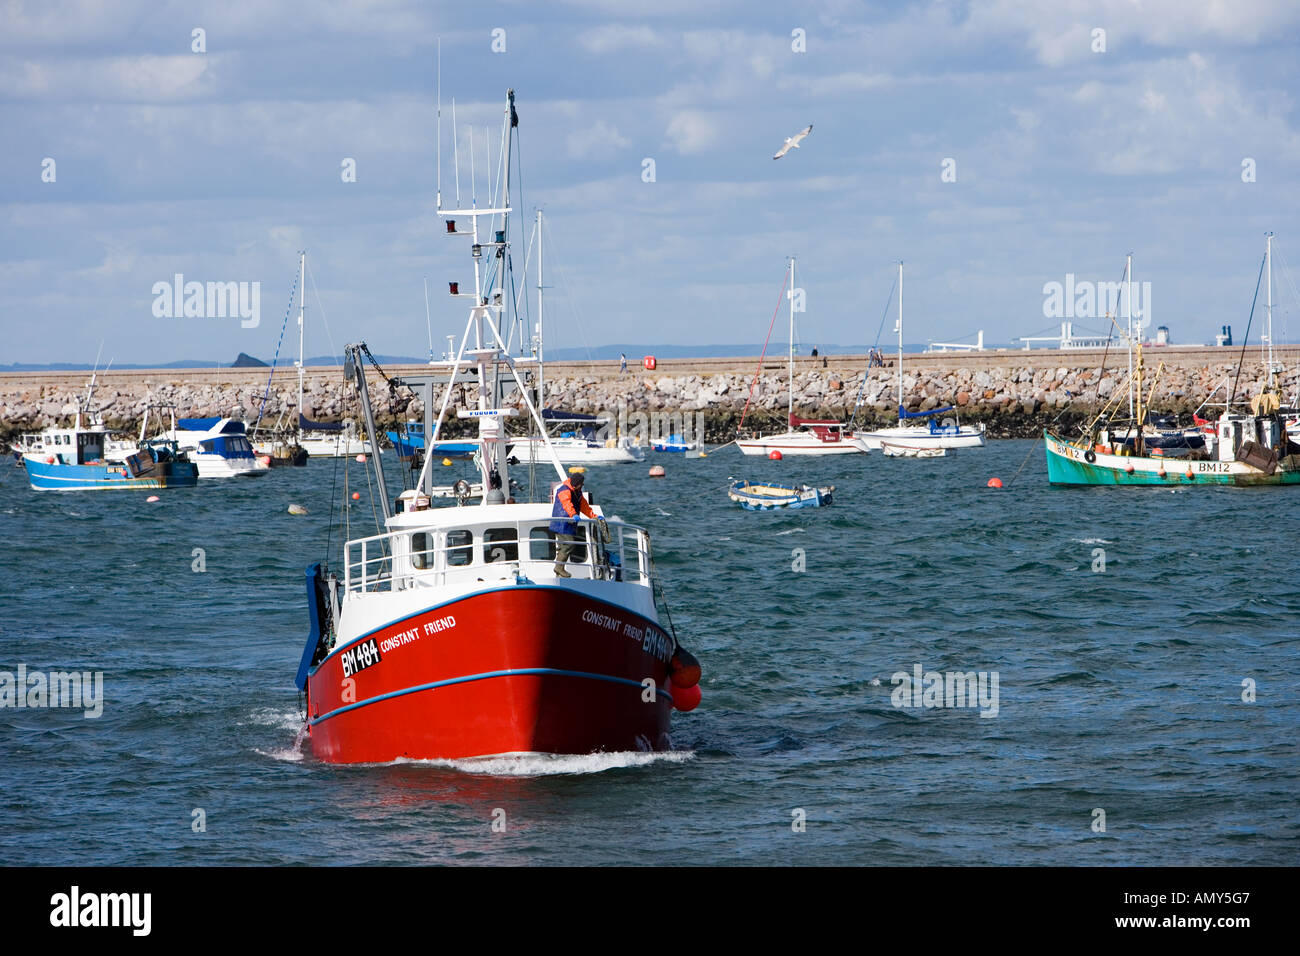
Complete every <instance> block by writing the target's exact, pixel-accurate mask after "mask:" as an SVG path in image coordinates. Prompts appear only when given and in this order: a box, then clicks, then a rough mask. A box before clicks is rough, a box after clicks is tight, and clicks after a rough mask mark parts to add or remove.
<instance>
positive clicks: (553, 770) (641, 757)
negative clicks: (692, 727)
mask: <svg viewBox="0 0 1300 956" xmlns="http://www.w3.org/2000/svg"><path fill="white" fill-rule="evenodd" d="M694 758H695V751H693V750H667V751H657V752H653V753H642V752H640V751H631V750H628V751H616V752H613V753H595V754H542V753H514V754H497V755H495V756H492V757H466V758H464V759H461V760H411V759H408V758H405V757H399V758H398V759H397V760H394V761H393V763H409V764H418V765H421V766H427V767H441V768H446V769H448V770H459V771H461V772H463V773H479V774H487V775H490V776H494V777H545V776H551V775H555V774H585V773H604V772H605V771H607V770H618V769H621V768H623V767H645V766H649V765H650V764H654V763H677V764H680V763H685V762H686V761H688V760H693V759H694Z"/></svg>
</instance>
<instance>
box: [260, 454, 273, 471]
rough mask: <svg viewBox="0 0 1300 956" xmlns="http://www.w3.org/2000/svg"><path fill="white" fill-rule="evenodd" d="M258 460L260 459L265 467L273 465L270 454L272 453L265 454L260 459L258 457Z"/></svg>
mask: <svg viewBox="0 0 1300 956" xmlns="http://www.w3.org/2000/svg"><path fill="white" fill-rule="evenodd" d="M257 460H258V461H260V462H261V463H262V466H263V467H264V468H270V467H271V456H270V455H263V456H262V457H261V458H259V459H257Z"/></svg>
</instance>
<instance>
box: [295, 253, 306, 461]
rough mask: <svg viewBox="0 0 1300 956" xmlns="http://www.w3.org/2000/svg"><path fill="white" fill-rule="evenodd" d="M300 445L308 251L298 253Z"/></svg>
mask: <svg viewBox="0 0 1300 956" xmlns="http://www.w3.org/2000/svg"><path fill="white" fill-rule="evenodd" d="M298 290H299V294H298V362H297V365H298V443H299V444H301V443H302V376H303V371H304V369H303V367H302V363H303V359H304V355H303V345H302V343H303V316H304V313H305V312H306V311H307V250H305V249H304V250H303V251H302V252H300V253H298Z"/></svg>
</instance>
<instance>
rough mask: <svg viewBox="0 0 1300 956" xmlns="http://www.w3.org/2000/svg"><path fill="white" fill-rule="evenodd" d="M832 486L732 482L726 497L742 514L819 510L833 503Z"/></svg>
mask: <svg viewBox="0 0 1300 956" xmlns="http://www.w3.org/2000/svg"><path fill="white" fill-rule="evenodd" d="M834 491H835V486H834V485H828V486H826V487H824V488H813V487H811V486H809V485H777V484H771V483H769V482H751V481H746V480H744V479H740V480H737V481H733V482H732V483H731V487H730V488H729V489H728V490H727V497H728V498H730V499H731V500H732V501H734V502H735V503H736V504H738V505H740V507H742V508H744V509H745V510H746V511H775V510H776V509H777V508H821V507H823V506H825V505H829V504H831V503H832V502H833V497H832V492H834Z"/></svg>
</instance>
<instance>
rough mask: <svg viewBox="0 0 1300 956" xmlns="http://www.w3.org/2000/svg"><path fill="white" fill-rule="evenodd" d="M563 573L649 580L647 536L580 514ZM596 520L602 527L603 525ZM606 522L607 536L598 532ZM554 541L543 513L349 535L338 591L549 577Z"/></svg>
mask: <svg viewBox="0 0 1300 956" xmlns="http://www.w3.org/2000/svg"><path fill="white" fill-rule="evenodd" d="M577 523H578V524H580V525H581V528H580V531H579V534H578V536H577V540H576V541H575V542H574V544H573V547H572V551H571V552H570V554H569V556H568V559H567V561H566V562H565V569H566V570H567V571H568V572H569V575H570V577H572V578H575V579H587V580H596V581H619V582H626V583H631V584H638V585H641V586H643V587H651V585H652V582H651V563H650V538H649V535H648V534H647V532H646V531H645V529H643V528H639V527H637V526H635V525H630V524H626V523H624V522H622V521H608V520H607V521H604V522H601V521H600V520H598V519H590V518H582V519H580V520H579V521H578V522H577ZM602 525H603V527H602ZM603 528H608V531H609V541H608V542H606V541H605V540H604V537H603ZM558 544H559V541H558V539H557V537H556V535H555V533H554V532H552V531H551V530H550V519H540V518H534V519H530V520H526V521H501V520H496V521H493V520H487V521H484V520H482V519H479V520H477V521H474V522H468V521H467V522H465V524H464V525H463V526H461V527H454V526H453V527H449V526H446V525H438V526H434V527H426V528H419V527H415V528H404V529H402V530H399V531H393V532H389V533H387V534H379V535H372V536H371V537H368V538H358V539H356V540H353V541H349V542H348V543H347V545H346V547H345V550H344V591H345V592H346V593H348V594H353V593H357V594H363V593H369V592H376V591H402V590H407V589H410V588H419V587H441V586H444V585H456V584H470V583H477V582H484V583H486V582H496V581H513V582H515V583H522V580H523V579H527V580H533V579H553V578H554V577H555V573H554V566H555V563H556V548H557V545H558Z"/></svg>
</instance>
